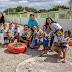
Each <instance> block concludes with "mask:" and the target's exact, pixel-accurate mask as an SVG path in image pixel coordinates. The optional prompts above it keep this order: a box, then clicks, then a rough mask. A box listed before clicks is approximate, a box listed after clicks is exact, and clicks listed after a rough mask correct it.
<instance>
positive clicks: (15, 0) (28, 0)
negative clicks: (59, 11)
mask: <svg viewBox="0 0 72 72" xmlns="http://www.w3.org/2000/svg"><path fill="white" fill-rule="evenodd" d="M69 1H70V0H0V12H3V11H4V10H5V9H7V8H14V7H17V6H23V7H26V6H28V7H32V8H36V9H37V10H39V9H47V10H48V9H50V8H53V7H54V6H56V5H65V6H67V7H69Z"/></svg>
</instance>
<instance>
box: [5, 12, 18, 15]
mask: <svg viewBox="0 0 72 72" xmlns="http://www.w3.org/2000/svg"><path fill="white" fill-rule="evenodd" d="M11 14H18V13H17V12H9V15H11ZM6 15H8V12H7V13H6Z"/></svg>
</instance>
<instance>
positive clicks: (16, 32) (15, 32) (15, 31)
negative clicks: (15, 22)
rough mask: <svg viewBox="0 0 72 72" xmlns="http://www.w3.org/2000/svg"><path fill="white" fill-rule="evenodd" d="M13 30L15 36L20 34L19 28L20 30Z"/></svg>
mask: <svg viewBox="0 0 72 72" xmlns="http://www.w3.org/2000/svg"><path fill="white" fill-rule="evenodd" d="M13 30H14V35H16V34H18V32H20V29H19V28H18V29H15V27H14V28H13Z"/></svg>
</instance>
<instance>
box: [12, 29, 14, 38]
mask: <svg viewBox="0 0 72 72" xmlns="http://www.w3.org/2000/svg"><path fill="white" fill-rule="evenodd" d="M13 38H14V30H13V36H12V39H13Z"/></svg>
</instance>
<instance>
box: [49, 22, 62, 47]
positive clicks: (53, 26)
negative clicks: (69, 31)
mask: <svg viewBox="0 0 72 72" xmlns="http://www.w3.org/2000/svg"><path fill="white" fill-rule="evenodd" d="M49 26H50V27H51V32H53V33H56V30H58V29H60V30H61V31H62V32H63V29H62V27H61V26H60V25H59V24H58V23H51V24H50V25H49ZM53 40H54V36H52V38H51V42H50V48H51V46H52V44H53Z"/></svg>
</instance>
